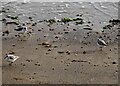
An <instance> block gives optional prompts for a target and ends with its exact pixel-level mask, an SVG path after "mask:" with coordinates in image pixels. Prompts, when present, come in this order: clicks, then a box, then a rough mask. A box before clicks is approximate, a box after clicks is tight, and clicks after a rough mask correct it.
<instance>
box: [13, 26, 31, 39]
mask: <svg viewBox="0 0 120 86" xmlns="http://www.w3.org/2000/svg"><path fill="white" fill-rule="evenodd" d="M14 30H15V31H17V32H18V35H17V36H18V37H20V38H21V40H22V39H23V38H22V36H23V37H24V38H26V37H29V36H30V35H31V32H30V31H28V27H27V26H26V25H25V24H23V25H22V26H21V25H20V26H18V28H16V29H14Z"/></svg>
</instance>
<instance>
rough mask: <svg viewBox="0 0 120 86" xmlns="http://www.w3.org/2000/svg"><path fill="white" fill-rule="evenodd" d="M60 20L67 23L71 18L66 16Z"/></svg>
mask: <svg viewBox="0 0 120 86" xmlns="http://www.w3.org/2000/svg"><path fill="white" fill-rule="evenodd" d="M61 21H62V22H64V23H67V22H70V21H72V19H71V18H68V17H66V18H63V19H61Z"/></svg>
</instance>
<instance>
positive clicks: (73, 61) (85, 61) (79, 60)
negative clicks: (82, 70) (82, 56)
mask: <svg viewBox="0 0 120 86" xmlns="http://www.w3.org/2000/svg"><path fill="white" fill-rule="evenodd" d="M71 62H88V61H84V60H72V61H71Z"/></svg>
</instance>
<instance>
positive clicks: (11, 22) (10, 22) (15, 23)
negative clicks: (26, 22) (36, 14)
mask: <svg viewBox="0 0 120 86" xmlns="http://www.w3.org/2000/svg"><path fill="white" fill-rule="evenodd" d="M8 24H14V25H19V23H18V22H15V21H9V22H6V25H8Z"/></svg>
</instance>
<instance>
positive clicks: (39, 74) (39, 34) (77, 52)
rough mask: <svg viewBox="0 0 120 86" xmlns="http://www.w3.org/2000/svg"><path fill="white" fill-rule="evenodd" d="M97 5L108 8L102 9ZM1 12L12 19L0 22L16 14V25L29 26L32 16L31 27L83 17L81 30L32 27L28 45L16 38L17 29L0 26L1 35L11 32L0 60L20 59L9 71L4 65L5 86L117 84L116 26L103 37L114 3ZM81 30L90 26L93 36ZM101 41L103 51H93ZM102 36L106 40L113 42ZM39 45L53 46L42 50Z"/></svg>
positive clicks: (12, 8) (12, 5) (39, 6)
mask: <svg viewBox="0 0 120 86" xmlns="http://www.w3.org/2000/svg"><path fill="white" fill-rule="evenodd" d="M67 4H68V7H67ZM101 4H102V5H103V6H105V7H106V8H102V7H100V5H101ZM84 6H85V8H84ZM5 8H9V9H10V10H9V12H10V13H5V14H4V15H3V18H4V17H5V15H8V14H10V15H16V14H17V15H18V14H19V20H20V23H25V22H31V21H30V20H29V19H28V17H26V16H32V17H33V21H32V23H33V22H36V21H38V20H44V19H50V18H54V17H57V18H59V19H60V18H64V17H67V16H68V17H72V18H74V17H76V14H81V13H83V17H82V18H83V19H84V20H85V21H86V22H85V24H83V25H75V24H74V23H73V22H70V23H69V26H68V25H67V24H62V25H61V23H54V24H52V25H51V26H50V27H49V26H48V23H46V22H39V23H37V25H35V26H30V27H31V28H32V29H33V31H32V35H31V36H30V37H29V38H28V39H27V40H26V41H20V40H18V37H15V35H16V34H17V32H16V31H14V29H15V28H16V25H13V24H9V25H7V26H6V25H4V24H3V31H6V30H9V32H10V34H9V35H8V36H3V38H2V44H3V50H2V55H3V57H2V58H4V57H5V55H6V53H9V52H14V53H15V55H17V56H19V57H20V59H18V60H17V61H16V62H15V63H13V65H12V66H9V65H8V62H6V61H4V60H3V64H2V69H3V72H2V76H3V84H46V83H47V84H117V82H118V44H117V40H116V35H117V28H116V27H115V26H114V27H113V29H110V30H105V32H104V33H101V29H102V27H103V26H105V25H107V24H109V22H108V21H109V20H110V19H112V18H115V19H116V18H117V10H118V9H117V4H116V3H107V2H106V3H93V4H92V3H82V4H81V3H28V4H20V3H9V4H6V6H5ZM41 9H42V10H41ZM50 9H51V10H52V11H51V10H50ZM111 11H112V12H111ZM11 12H12V13H11ZM13 12H15V13H13ZM110 12H111V13H110ZM20 13H21V14H20ZM22 14H24V16H23V15H22ZM10 21H11V20H10ZM87 21H91V22H92V24H93V26H92V24H91V23H90V24H89V23H87ZM85 25H90V27H91V28H92V29H93V30H90V31H89V30H84V29H83V27H84V26H85ZM67 27H68V28H67ZM50 29H54V30H53V31H50ZM64 29H65V30H66V31H68V33H67V34H65V33H64V32H65V31H64ZM73 29H76V31H73ZM38 30H39V31H38ZM97 32H98V33H100V34H97ZM88 33H89V36H87V35H88ZM100 35H101V36H102V37H103V39H104V40H105V41H106V42H107V41H108V46H107V47H104V48H103V50H102V51H100V48H99V47H98V46H97V38H98V37H99V36H100ZM104 36H106V37H107V36H109V37H110V38H111V41H109V39H107V38H106V37H104ZM84 37H86V38H84ZM43 42H48V45H51V46H48V45H47V46H45V45H42V43H43Z"/></svg>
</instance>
